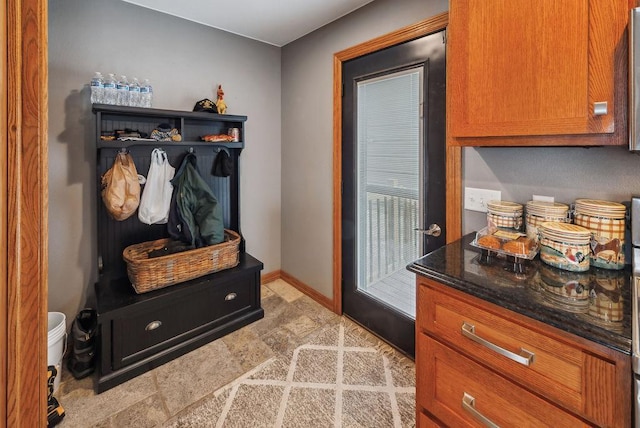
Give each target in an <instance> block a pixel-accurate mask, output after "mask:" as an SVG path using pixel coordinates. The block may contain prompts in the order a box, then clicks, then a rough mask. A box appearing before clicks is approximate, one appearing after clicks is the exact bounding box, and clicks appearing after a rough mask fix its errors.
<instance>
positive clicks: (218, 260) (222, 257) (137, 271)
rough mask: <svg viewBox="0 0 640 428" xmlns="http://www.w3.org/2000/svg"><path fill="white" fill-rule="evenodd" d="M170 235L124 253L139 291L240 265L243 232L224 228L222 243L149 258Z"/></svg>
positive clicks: (155, 288)
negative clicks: (238, 232)
mask: <svg viewBox="0 0 640 428" xmlns="http://www.w3.org/2000/svg"><path fill="white" fill-rule="evenodd" d="M169 241H171V239H170V238H165V239H158V240H157V241H149V242H142V243H140V244H134V245H130V246H128V247H127V248H125V249H124V251H123V252H122V257H123V258H124V260H125V262H127V275H128V276H129V280H130V281H131V285H132V286H133V288H134V289H135V291H136V293H138V294H140V293H146V292H148V291H153V290H157V289H159V288H163V287H168V286H170V285H174V284H177V283H180V282H184V281H189V280H190V279H194V278H198V277H201V276H204V275H208V274H210V273H213V272H218V271H220V270H223V269H229V268H232V267H234V266H236V265H237V264H238V262H239V261H238V245H239V244H240V235H239V234H237V233H236V232H234V231H232V230H227V229H225V231H224V241H223V242H221V243H220V244H215V245H209V246H207V247H201V248H196V249H193V250H188V251H182V252H179V253H173V254H168V255H166V256H160V257H153V258H149V253H150V252H151V251H154V250H160V249H162V248H164V247H165V246H166V245H167V243H169Z"/></svg>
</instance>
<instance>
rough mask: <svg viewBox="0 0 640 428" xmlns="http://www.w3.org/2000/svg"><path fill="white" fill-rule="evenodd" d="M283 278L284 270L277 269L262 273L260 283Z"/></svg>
mask: <svg viewBox="0 0 640 428" xmlns="http://www.w3.org/2000/svg"><path fill="white" fill-rule="evenodd" d="M280 278H282V271H281V270H275V271H273V272H267V273H263V274H261V275H260V284H262V285H264V284H268V283H270V282H273V281H275V280H276V279H280Z"/></svg>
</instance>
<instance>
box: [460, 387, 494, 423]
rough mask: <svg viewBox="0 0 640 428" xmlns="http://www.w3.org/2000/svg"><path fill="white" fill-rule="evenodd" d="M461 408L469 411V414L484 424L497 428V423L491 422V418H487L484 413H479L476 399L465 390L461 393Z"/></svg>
mask: <svg viewBox="0 0 640 428" xmlns="http://www.w3.org/2000/svg"><path fill="white" fill-rule="evenodd" d="M462 408H463V409H465V410H466V411H467V412H469V413H471V416H473V417H474V418H475V419H476V420H478V421H480V422H481V423H483V424H484V425H485V426H487V427H491V428H499V427H498V425H496V424H494V423H493V422H491V419H489V418H487V417H486V416H485V415H483V414H482V413H480V412H479V411H478V409H476V399H475V398H473V397H472V396H470V395H469V394H467V393H466V392H465V393H464V394H463V395H462Z"/></svg>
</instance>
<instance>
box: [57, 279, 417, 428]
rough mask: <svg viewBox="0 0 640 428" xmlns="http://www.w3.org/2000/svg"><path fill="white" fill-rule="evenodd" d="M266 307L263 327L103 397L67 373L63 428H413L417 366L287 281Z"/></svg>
mask: <svg viewBox="0 0 640 428" xmlns="http://www.w3.org/2000/svg"><path fill="white" fill-rule="evenodd" d="M262 305H263V308H264V309H265V317H264V318H263V319H261V320H259V321H257V322H255V323H253V324H251V325H249V326H246V327H244V328H242V329H240V330H238V331H235V332H233V333H231V334H229V335H227V336H225V337H223V338H221V339H218V340H216V341H213V342H211V343H209V344H207V345H205V346H202V347H200V348H198V349H196V350H194V351H192V352H190V353H188V354H186V355H183V356H181V357H179V358H177V359H175V360H173V361H170V362H168V363H166V364H164V365H162V366H161V367H158V368H156V369H155V370H152V371H150V372H148V373H145V374H143V375H141V376H138V377H136V378H134V379H132V380H130V381H128V382H125V383H123V384H122V385H118V386H117V387H115V388H112V389H110V390H108V391H105V392H103V393H102V394H99V395H96V394H95V392H94V391H95V382H96V377H95V375H94V376H91V377H88V378H85V379H81V380H76V379H74V378H73V377H72V376H71V375H70V374H69V373H68V372H67V371H66V370H64V369H63V371H62V379H61V385H60V388H59V390H58V391H57V393H56V397H57V398H58V400H59V401H60V403H61V404H62V405H63V407H64V408H65V412H66V417H65V418H64V420H63V421H62V422H61V423H60V424H59V425H58V426H59V427H61V428H67V427H83V428H85V427H90V428H91V427H93V428H98V427H99V428H113V427H118V428H121V427H122V428H126V427H135V428H146V427H149V428H151V427H177V428H187V427H216V426H220V427H247V426H249V427H273V426H278V425H277V424H280V425H279V426H285V427H297V426H300V427H305V428H309V427H325V426H326V427H334V426H342V427H386V426H388V427H398V426H401V427H412V426H415V415H414V413H415V406H414V400H415V388H414V381H415V367H414V365H413V362H412V361H411V360H409V359H408V358H406V357H405V356H402V355H401V354H399V353H398V352H396V351H395V350H393V349H392V348H390V347H389V346H388V345H386V344H385V343H383V342H381V341H379V340H378V339H377V338H376V337H375V336H373V335H371V334H370V333H368V332H366V331H365V330H363V329H361V328H360V327H358V326H357V325H356V324H354V323H353V322H351V321H350V320H348V319H346V318H344V317H340V316H337V315H335V314H334V313H332V312H331V311H329V310H327V309H326V308H324V307H323V306H321V305H319V304H318V303H317V302H315V301H314V300H313V299H311V298H309V297H308V296H306V295H304V294H302V293H300V292H299V291H298V290H297V289H295V288H294V287H292V286H291V285H289V284H287V283H286V282H284V281H282V280H277V281H274V282H271V283H269V284H265V285H263V287H262ZM327 367H329V368H327ZM338 367H341V370H338ZM338 404H339V406H338Z"/></svg>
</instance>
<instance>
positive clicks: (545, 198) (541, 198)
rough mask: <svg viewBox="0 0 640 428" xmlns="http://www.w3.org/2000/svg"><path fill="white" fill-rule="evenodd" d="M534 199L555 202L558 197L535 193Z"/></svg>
mask: <svg viewBox="0 0 640 428" xmlns="http://www.w3.org/2000/svg"><path fill="white" fill-rule="evenodd" d="M531 199H533V200H534V201H543V202H555V201H556V198H554V197H553V196H542V195H533V196H532V198H531Z"/></svg>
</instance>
